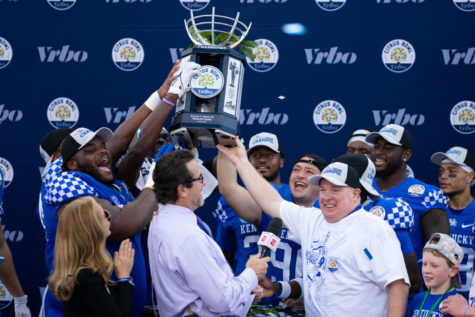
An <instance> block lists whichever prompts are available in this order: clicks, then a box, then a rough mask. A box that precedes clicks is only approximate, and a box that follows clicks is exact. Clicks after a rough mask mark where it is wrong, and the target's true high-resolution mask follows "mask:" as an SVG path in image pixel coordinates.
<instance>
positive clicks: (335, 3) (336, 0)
mask: <svg viewBox="0 0 475 317" xmlns="http://www.w3.org/2000/svg"><path fill="white" fill-rule="evenodd" d="M315 2H316V3H317V5H318V6H319V7H320V8H322V9H323V10H325V11H336V10H338V9H341V7H343V6H344V5H345V3H346V0H315Z"/></svg>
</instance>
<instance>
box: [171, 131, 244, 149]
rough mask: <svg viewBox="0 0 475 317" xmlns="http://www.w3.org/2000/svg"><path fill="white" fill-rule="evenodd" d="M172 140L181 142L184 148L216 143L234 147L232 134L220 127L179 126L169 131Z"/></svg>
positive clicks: (213, 145)
mask: <svg viewBox="0 0 475 317" xmlns="http://www.w3.org/2000/svg"><path fill="white" fill-rule="evenodd" d="M170 137H171V139H172V141H173V142H175V143H178V144H182V145H184V146H185V147H186V148H189V149H191V148H193V147H202V148H214V147H216V145H217V144H221V145H223V146H225V147H234V146H236V142H235V140H234V135H233V134H231V133H228V132H225V131H222V130H220V129H206V128H183V127H182V128H179V129H177V130H173V131H171V132H170Z"/></svg>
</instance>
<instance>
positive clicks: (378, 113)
mask: <svg viewBox="0 0 475 317" xmlns="http://www.w3.org/2000/svg"><path fill="white" fill-rule="evenodd" d="M373 117H374V124H375V125H377V126H378V125H382V126H385V125H388V124H390V123H395V124H399V125H402V126H404V125H407V124H409V125H413V126H419V125H422V124H424V121H425V117H424V115H423V114H409V113H406V108H402V109H399V110H398V111H397V113H391V112H388V111H387V110H373Z"/></svg>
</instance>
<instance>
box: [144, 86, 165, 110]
mask: <svg viewBox="0 0 475 317" xmlns="http://www.w3.org/2000/svg"><path fill="white" fill-rule="evenodd" d="M160 100H161V99H160V96H159V95H158V91H155V92H154V93H153V94H151V95H150V97H148V99H147V101H145V105H146V106H147V108H149V109H150V110H151V111H153V110H155V108H157V106H158V104H159V103H160Z"/></svg>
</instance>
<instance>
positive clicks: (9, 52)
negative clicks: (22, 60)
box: [0, 37, 13, 69]
mask: <svg viewBox="0 0 475 317" xmlns="http://www.w3.org/2000/svg"><path fill="white" fill-rule="evenodd" d="M12 57H13V49H12V46H11V45H10V43H9V42H8V41H7V40H6V39H4V38H3V37H0V69H2V68H5V67H7V65H8V64H10V61H11V60H12Z"/></svg>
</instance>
